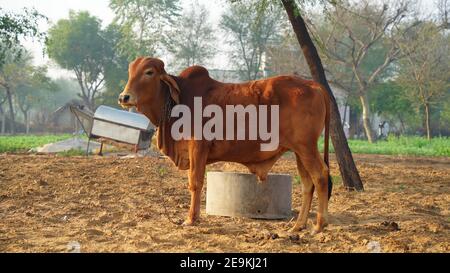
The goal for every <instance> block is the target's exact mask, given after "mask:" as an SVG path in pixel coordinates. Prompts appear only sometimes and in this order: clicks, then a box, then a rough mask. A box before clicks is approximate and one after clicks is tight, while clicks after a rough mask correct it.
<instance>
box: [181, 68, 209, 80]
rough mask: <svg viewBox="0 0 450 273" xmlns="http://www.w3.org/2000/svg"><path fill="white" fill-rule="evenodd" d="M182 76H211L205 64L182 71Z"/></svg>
mask: <svg viewBox="0 0 450 273" xmlns="http://www.w3.org/2000/svg"><path fill="white" fill-rule="evenodd" d="M180 77H182V78H186V79H196V78H209V72H208V70H207V69H206V68H204V67H203V66H197V65H196V66H191V67H189V68H186V69H185V70H184V71H183V72H181V74H180Z"/></svg>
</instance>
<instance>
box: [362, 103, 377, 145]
mask: <svg viewBox="0 0 450 273" xmlns="http://www.w3.org/2000/svg"><path fill="white" fill-rule="evenodd" d="M359 100H360V101H361V107H362V116H363V126H364V131H365V133H366V137H367V140H368V141H369V143H374V142H375V141H376V138H375V134H374V133H373V130H372V124H371V123H370V108H369V101H368V99H367V96H366V95H362V96H359Z"/></svg>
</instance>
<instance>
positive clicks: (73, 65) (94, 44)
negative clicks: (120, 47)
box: [47, 11, 114, 110]
mask: <svg viewBox="0 0 450 273" xmlns="http://www.w3.org/2000/svg"><path fill="white" fill-rule="evenodd" d="M47 52H48V55H49V57H50V58H51V59H53V60H54V61H55V62H56V63H57V64H59V65H60V66H61V67H62V68H65V69H68V70H71V71H72V72H74V74H75V76H76V78H77V81H78V83H79V85H80V88H81V94H80V97H81V98H82V100H83V101H84V102H85V104H86V105H87V106H88V107H89V108H90V109H91V110H94V109H95V100H96V99H97V97H98V95H99V94H98V93H99V91H100V90H101V88H102V87H103V85H104V81H105V69H106V67H107V66H108V65H109V64H110V63H111V59H112V57H113V52H114V51H113V49H112V48H111V43H110V42H108V41H107V40H106V39H105V31H104V30H102V28H101V22H100V20H99V19H98V18H96V17H94V16H91V15H90V14H89V13H88V12H73V11H72V12H70V15H69V18H68V19H62V20H59V21H58V22H57V24H56V25H54V26H53V27H52V28H51V29H50V30H49V37H48V41H47Z"/></svg>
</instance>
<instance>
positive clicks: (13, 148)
mask: <svg viewBox="0 0 450 273" xmlns="http://www.w3.org/2000/svg"><path fill="white" fill-rule="evenodd" d="M71 137H73V136H72V135H70V134H64V135H41V136H37V135H20V136H0V153H5V152H10V153H18V152H27V151H29V150H30V149H32V148H36V147H39V146H42V145H45V144H48V143H52V142H57V141H61V140H65V139H69V138H71Z"/></svg>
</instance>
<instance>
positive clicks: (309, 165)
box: [298, 145, 328, 232]
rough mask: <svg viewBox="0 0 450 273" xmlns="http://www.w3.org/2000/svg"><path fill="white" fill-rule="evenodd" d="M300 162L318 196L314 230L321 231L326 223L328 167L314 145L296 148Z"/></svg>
mask: <svg viewBox="0 0 450 273" xmlns="http://www.w3.org/2000/svg"><path fill="white" fill-rule="evenodd" d="M298 155H299V157H300V160H301V163H302V164H303V166H304V167H305V169H306V171H307V172H308V174H309V176H310V177H311V179H312V181H313V184H314V187H315V189H316V192H317V196H318V199H319V200H318V201H319V202H318V208H317V224H316V225H315V227H314V232H321V231H322V230H323V227H324V226H326V225H327V224H328V167H327V166H326V164H325V162H324V161H323V159H322V157H321V156H320V153H319V150H318V149H317V146H316V145H307V146H306V145H305V146H303V147H301V149H299V150H298Z"/></svg>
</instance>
